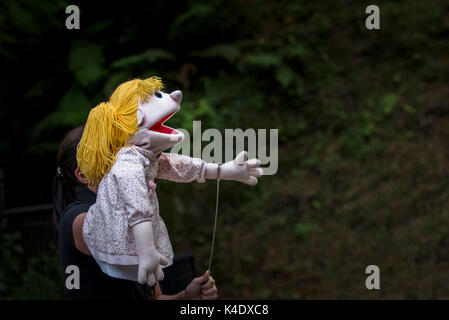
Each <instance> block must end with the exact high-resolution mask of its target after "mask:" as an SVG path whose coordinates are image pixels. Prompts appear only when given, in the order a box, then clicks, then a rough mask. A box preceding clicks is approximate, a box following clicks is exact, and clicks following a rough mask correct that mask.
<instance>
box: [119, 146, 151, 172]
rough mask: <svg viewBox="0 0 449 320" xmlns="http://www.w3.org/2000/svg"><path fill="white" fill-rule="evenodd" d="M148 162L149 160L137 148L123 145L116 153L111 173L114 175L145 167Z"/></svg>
mask: <svg viewBox="0 0 449 320" xmlns="http://www.w3.org/2000/svg"><path fill="white" fill-rule="evenodd" d="M149 164H150V160H149V159H147V158H146V157H145V156H144V155H143V154H142V153H140V152H139V150H137V149H136V148H134V147H125V148H122V149H120V150H119V152H118V153H117V157H116V158H115V162H114V165H113V166H112V168H111V173H112V174H114V175H122V174H127V173H128V172H130V171H131V172H133V171H134V172H135V171H136V170H138V169H143V168H146V167H148V165H149Z"/></svg>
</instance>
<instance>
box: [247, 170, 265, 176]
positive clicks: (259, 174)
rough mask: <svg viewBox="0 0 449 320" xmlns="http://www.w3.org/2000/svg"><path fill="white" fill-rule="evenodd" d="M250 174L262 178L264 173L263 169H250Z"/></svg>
mask: <svg viewBox="0 0 449 320" xmlns="http://www.w3.org/2000/svg"><path fill="white" fill-rule="evenodd" d="M248 173H249V175H251V176H254V177H260V176H261V175H262V174H263V171H262V169H261V168H253V169H248Z"/></svg>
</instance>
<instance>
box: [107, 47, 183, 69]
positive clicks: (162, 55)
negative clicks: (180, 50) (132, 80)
mask: <svg viewBox="0 0 449 320" xmlns="http://www.w3.org/2000/svg"><path fill="white" fill-rule="evenodd" d="M159 60H169V61H173V60H176V57H175V56H174V55H173V54H172V53H171V52H169V51H167V50H164V49H148V50H146V51H144V52H142V53H139V54H134V55H130V56H127V57H124V58H121V59H119V60H117V61H115V62H114V63H112V65H111V66H112V67H113V68H123V67H129V66H133V65H137V64H142V63H147V62H149V63H155V62H156V61H159Z"/></svg>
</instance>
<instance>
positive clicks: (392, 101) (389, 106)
mask: <svg viewBox="0 0 449 320" xmlns="http://www.w3.org/2000/svg"><path fill="white" fill-rule="evenodd" d="M397 101H398V96H397V95H396V94H394V93H389V94H387V95H385V96H384V97H383V98H382V100H381V101H380V105H381V108H382V111H383V113H384V114H385V115H389V114H391V113H392V112H393V110H394V108H395V107H396V103H397Z"/></svg>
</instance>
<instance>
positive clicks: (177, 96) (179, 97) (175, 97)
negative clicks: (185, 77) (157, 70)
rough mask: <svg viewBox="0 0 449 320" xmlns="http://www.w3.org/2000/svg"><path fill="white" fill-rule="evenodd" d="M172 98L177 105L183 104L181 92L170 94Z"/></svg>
mask: <svg viewBox="0 0 449 320" xmlns="http://www.w3.org/2000/svg"><path fill="white" fill-rule="evenodd" d="M170 97H172V98H173V100H175V101H176V102H177V103H181V100H182V92H181V90H176V91H173V92H172V93H170Z"/></svg>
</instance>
